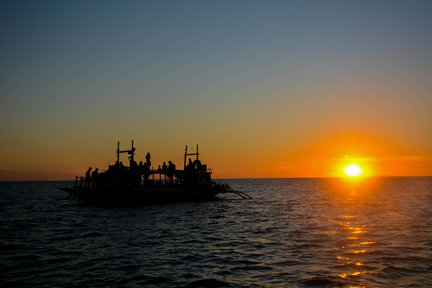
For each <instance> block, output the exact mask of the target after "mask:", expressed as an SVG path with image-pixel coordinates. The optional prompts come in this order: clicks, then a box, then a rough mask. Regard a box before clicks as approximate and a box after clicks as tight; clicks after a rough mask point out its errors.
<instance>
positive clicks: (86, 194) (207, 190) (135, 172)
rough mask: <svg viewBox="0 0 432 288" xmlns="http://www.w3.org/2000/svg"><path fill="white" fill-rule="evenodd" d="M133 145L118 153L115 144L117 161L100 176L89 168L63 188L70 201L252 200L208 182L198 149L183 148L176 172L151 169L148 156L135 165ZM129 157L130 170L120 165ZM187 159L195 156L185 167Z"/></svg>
mask: <svg viewBox="0 0 432 288" xmlns="http://www.w3.org/2000/svg"><path fill="white" fill-rule="evenodd" d="M135 150H136V148H135V147H134V144H133V141H132V146H131V149H129V150H120V142H118V143H117V151H116V153H117V161H116V163H115V164H114V165H109V167H108V169H107V170H105V171H103V172H102V173H98V172H97V169H96V173H95V172H93V175H91V174H90V170H91V168H89V170H88V171H87V175H86V177H84V176H77V177H76V178H75V182H74V185H73V187H62V188H60V189H61V190H62V191H65V192H67V193H69V195H70V197H71V198H77V199H79V200H80V201H81V202H83V203H87V204H109V205H139V204H146V203H154V202H178V201H208V200H213V199H216V196H217V195H218V194H228V193H233V194H236V195H238V196H240V197H241V198H251V197H250V196H248V195H246V194H245V193H242V192H238V191H234V190H232V189H231V187H229V185H227V184H219V183H216V182H214V181H212V179H211V174H212V170H211V169H209V168H207V165H205V164H203V163H201V161H200V160H199V152H198V145H197V146H196V152H194V153H188V147H187V146H186V148H185V153H184V165H183V170H180V169H176V168H175V165H174V164H172V163H171V161H170V162H169V166H167V165H166V164H165V163H164V165H163V167H161V166H159V167H158V168H157V169H154V168H152V166H151V160H150V153H147V156H146V162H145V163H142V161H141V162H140V163H139V164H137V163H136V161H135ZM121 153H127V154H128V155H129V166H124V165H123V164H122V162H120V154H121ZM188 156H195V160H194V161H192V159H191V158H189V163H188V164H187V163H186V160H187V157H188Z"/></svg>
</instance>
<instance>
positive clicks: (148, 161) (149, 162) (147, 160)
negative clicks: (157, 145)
mask: <svg viewBox="0 0 432 288" xmlns="http://www.w3.org/2000/svg"><path fill="white" fill-rule="evenodd" d="M146 163H147V165H148V167H150V166H151V161H150V152H149V153H147V155H146Z"/></svg>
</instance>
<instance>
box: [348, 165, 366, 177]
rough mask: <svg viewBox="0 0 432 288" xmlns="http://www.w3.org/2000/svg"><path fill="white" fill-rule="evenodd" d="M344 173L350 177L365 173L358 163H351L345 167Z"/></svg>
mask: <svg viewBox="0 0 432 288" xmlns="http://www.w3.org/2000/svg"><path fill="white" fill-rule="evenodd" d="M344 173H345V175H346V176H348V177H358V176H360V175H362V174H363V169H362V168H361V167H360V166H359V165H357V164H355V163H354V164H350V165H348V166H346V167H345V168H344Z"/></svg>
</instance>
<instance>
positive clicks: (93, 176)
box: [91, 168, 99, 187]
mask: <svg viewBox="0 0 432 288" xmlns="http://www.w3.org/2000/svg"><path fill="white" fill-rule="evenodd" d="M98 171H99V169H98V168H96V169H95V170H94V171H93V172H92V173H91V181H92V183H93V187H96V184H97V181H98V178H99V173H98Z"/></svg>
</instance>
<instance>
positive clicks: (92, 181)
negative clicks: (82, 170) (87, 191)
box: [85, 167, 99, 187]
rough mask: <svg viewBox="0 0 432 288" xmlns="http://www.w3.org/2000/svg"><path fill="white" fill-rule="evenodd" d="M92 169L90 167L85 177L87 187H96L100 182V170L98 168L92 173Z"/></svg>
mask: <svg viewBox="0 0 432 288" xmlns="http://www.w3.org/2000/svg"><path fill="white" fill-rule="evenodd" d="M91 170H92V167H89V169H88V170H87V172H86V176H85V182H86V185H87V187H90V186H93V187H95V186H96V183H97V181H98V180H99V172H98V171H99V169H98V168H96V169H95V170H94V171H93V172H92V171H91Z"/></svg>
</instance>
